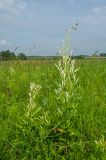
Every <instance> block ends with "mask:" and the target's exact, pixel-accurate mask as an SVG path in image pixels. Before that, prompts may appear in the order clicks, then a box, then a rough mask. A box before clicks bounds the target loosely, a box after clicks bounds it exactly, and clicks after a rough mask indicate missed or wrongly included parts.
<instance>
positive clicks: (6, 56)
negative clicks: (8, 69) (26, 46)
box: [0, 50, 27, 61]
mask: <svg viewBox="0 0 106 160" xmlns="http://www.w3.org/2000/svg"><path fill="white" fill-rule="evenodd" d="M18 59H20V60H26V59H27V56H26V55H25V54H24V53H18V54H17V55H16V54H15V53H14V52H11V51H10V50H6V51H1V52H0V60H1V61H8V60H18Z"/></svg>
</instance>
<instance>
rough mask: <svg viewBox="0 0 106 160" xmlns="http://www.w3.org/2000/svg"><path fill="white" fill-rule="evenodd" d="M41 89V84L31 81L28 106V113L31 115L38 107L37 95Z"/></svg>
mask: <svg viewBox="0 0 106 160" xmlns="http://www.w3.org/2000/svg"><path fill="white" fill-rule="evenodd" d="M40 89H41V86H40V85H37V84H35V83H30V92H29V103H28V106H27V109H28V112H27V114H28V115H30V114H31V113H32V111H33V110H34V108H35V107H36V96H37V94H38V93H39V91H40Z"/></svg>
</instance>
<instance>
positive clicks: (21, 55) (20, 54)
mask: <svg viewBox="0 0 106 160" xmlns="http://www.w3.org/2000/svg"><path fill="white" fill-rule="evenodd" d="M17 57H18V58H19V59H21V60H27V56H26V55H25V54H24V53H18V56H17Z"/></svg>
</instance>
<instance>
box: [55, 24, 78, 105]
mask: <svg viewBox="0 0 106 160" xmlns="http://www.w3.org/2000/svg"><path fill="white" fill-rule="evenodd" d="M76 27H77V24H76V25H75V26H74V27H71V28H69V29H67V30H66V35H65V40H64V43H63V48H61V49H60V50H59V54H60V55H61V56H62V59H61V60H60V61H59V62H58V64H56V67H57V69H58V71H59V74H60V79H61V81H60V84H59V87H58V88H57V89H56V90H55V91H56V94H57V96H58V99H61V101H62V103H63V104H66V103H68V102H70V98H72V96H73V95H74V90H75V86H76V84H77V82H78V78H77V76H76V72H77V71H78V69H79V68H77V69H76V68H75V60H74V59H72V51H71V46H70V44H71V38H70V37H71V36H70V34H71V32H72V31H73V30H76Z"/></svg>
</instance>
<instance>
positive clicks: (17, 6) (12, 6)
mask: <svg viewBox="0 0 106 160" xmlns="http://www.w3.org/2000/svg"><path fill="white" fill-rule="evenodd" d="M25 9H26V3H25V1H23V0H0V11H2V12H4V13H9V14H12V15H17V14H19V13H20V12H21V11H23V10H25Z"/></svg>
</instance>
